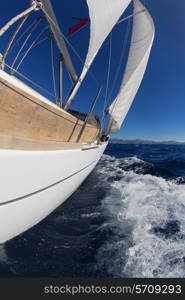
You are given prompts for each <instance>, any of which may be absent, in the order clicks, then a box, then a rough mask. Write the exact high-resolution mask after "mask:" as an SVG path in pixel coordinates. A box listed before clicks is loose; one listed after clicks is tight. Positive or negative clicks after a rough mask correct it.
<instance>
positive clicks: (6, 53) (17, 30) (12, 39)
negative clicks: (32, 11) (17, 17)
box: [3, 14, 29, 62]
mask: <svg viewBox="0 0 185 300" xmlns="http://www.w3.org/2000/svg"><path fill="white" fill-rule="evenodd" d="M28 17H29V14H27V15H26V16H24V18H23V19H22V20H21V21H20V23H19V24H18V26H17V28H16V30H15V32H14V33H13V35H12V37H11V39H10V41H9V43H8V45H7V47H6V49H5V51H4V53H3V62H4V61H5V59H6V57H7V55H8V53H9V50H10V49H11V46H12V44H13V41H14V39H15V37H16V35H17V34H18V32H19V30H20V29H21V27H22V26H23V24H24V23H25V22H26V20H27V18H28Z"/></svg>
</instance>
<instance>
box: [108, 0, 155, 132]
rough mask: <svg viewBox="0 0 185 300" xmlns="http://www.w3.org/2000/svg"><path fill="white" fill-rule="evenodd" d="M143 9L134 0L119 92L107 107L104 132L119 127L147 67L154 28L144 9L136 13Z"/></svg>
mask: <svg viewBox="0 0 185 300" xmlns="http://www.w3.org/2000/svg"><path fill="white" fill-rule="evenodd" d="M143 9H144V6H143V5H142V3H141V2H140V1H139V0H134V18H133V29H132V38H131V46H130V51H129V56H128V61H127V65H126V69H125V75H124V77H123V81H122V84H121V88H120V91H119V94H118V96H117V97H116V99H115V100H114V101H113V103H112V104H111V106H110V107H109V109H108V111H109V114H110V116H111V118H110V122H109V125H108V128H107V130H106V131H107V132H106V133H110V132H112V133H113V132H116V131H118V130H119V128H120V127H121V124H122V123H123V121H124V119H125V117H126V115H127V113H128V110H129V108H130V106H131V105H132V102H133V100H134V98H135V96H136V93H137V91H138V89H139V86H140V84H141V81H142V79H143V76H144V73H145V70H146V67H147V63H148V59H149V55H150V51H151V48H152V44H153V40H154V33H155V28H154V24H153V20H152V18H151V16H150V14H149V12H148V11H147V10H146V9H145V10H144V12H141V13H138V12H140V11H142V10H143Z"/></svg>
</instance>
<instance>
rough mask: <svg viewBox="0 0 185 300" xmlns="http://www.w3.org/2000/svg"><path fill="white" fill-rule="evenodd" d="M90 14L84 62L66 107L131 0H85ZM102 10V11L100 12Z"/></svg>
mask: <svg viewBox="0 0 185 300" xmlns="http://www.w3.org/2000/svg"><path fill="white" fill-rule="evenodd" d="M86 1H87V5H88V9H89V16H90V21H91V23H90V24H91V25H90V42H89V48H88V53H87V56H86V60H85V64H84V67H83V70H82V73H81V75H80V77H79V80H78V82H77V84H76V86H75V87H74V89H73V91H72V93H71V94H70V96H69V98H68V99H67V103H66V108H67V107H68V106H69V105H70V104H71V102H72V101H73V99H74V97H75V95H76V93H77V92H78V89H79V87H80V85H81V83H82V81H83V80H84V78H85V76H86V74H87V72H88V70H89V68H90V66H91V64H92V63H93V61H94V59H95V57H96V55H97V53H98V52H99V50H100V48H101V46H102V44H103V42H104V41H105V39H106V38H107V36H108V35H109V33H110V32H111V31H112V29H113V27H114V26H115V25H116V24H117V22H118V20H119V18H120V17H121V15H122V14H123V13H124V11H125V10H126V8H127V7H128V5H129V4H130V2H131V0H101V1H100V0H93V1H92V0H86ZM102 12H103V13H102Z"/></svg>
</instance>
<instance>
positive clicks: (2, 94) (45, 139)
mask: <svg viewBox="0 0 185 300" xmlns="http://www.w3.org/2000/svg"><path fill="white" fill-rule="evenodd" d="M4 74H5V72H4ZM6 76H7V77H3V76H0V148H3V147H4V146H3V145H6V147H7V145H9V147H10V148H12V147H13V148H15V147H18V148H19V149H21V148H22V147H23V148H24V147H31V148H30V149H32V150H33V149H34V147H36V149H44V148H47V149H59V148H60V147H62V148H65V147H69V148H70V147H72V148H73V149H74V147H77V148H78V147H79V146H80V145H75V144H77V139H78V136H79V133H80V130H81V128H82V126H83V121H81V120H79V119H77V118H76V117H74V116H73V115H71V114H69V113H67V112H66V111H64V110H63V109H61V108H59V107H58V106H56V105H55V104H53V103H51V104H50V103H49V101H43V100H42V98H41V97H42V96H41V97H40V98H39V97H36V96H35V94H34V92H33V93H30V92H29V89H30V88H28V91H27V90H26V89H23V88H20V87H21V85H24V84H23V83H22V82H21V81H20V87H19V80H17V79H15V84H14V83H12V82H11V80H8V79H7V78H10V79H11V78H14V77H13V76H10V75H8V74H6ZM8 76H9V77H8ZM24 86H25V87H27V86H26V85H24ZM30 90H31V89H30ZM39 95H40V94H39ZM98 134H99V129H98V128H96V127H94V126H92V125H91V124H87V125H86V127H85V130H84V132H83V134H82V136H81V138H80V140H79V143H82V142H93V141H95V140H97V137H98ZM34 141H35V142H34ZM66 142H67V143H66ZM16 144H17V146H16ZM66 144H68V145H66ZM23 145H24V146H23Z"/></svg>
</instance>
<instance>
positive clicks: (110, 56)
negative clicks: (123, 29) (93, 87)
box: [101, 32, 112, 122]
mask: <svg viewBox="0 0 185 300" xmlns="http://www.w3.org/2000/svg"><path fill="white" fill-rule="evenodd" d="M111 59H112V32H111V34H110V43H109V60H108V71H107V82H106V89H105V99H104V105H103V114H102V120H101V122H102V121H103V119H104V117H105V108H106V106H107V100H108V89H109V80H110V70H111Z"/></svg>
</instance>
